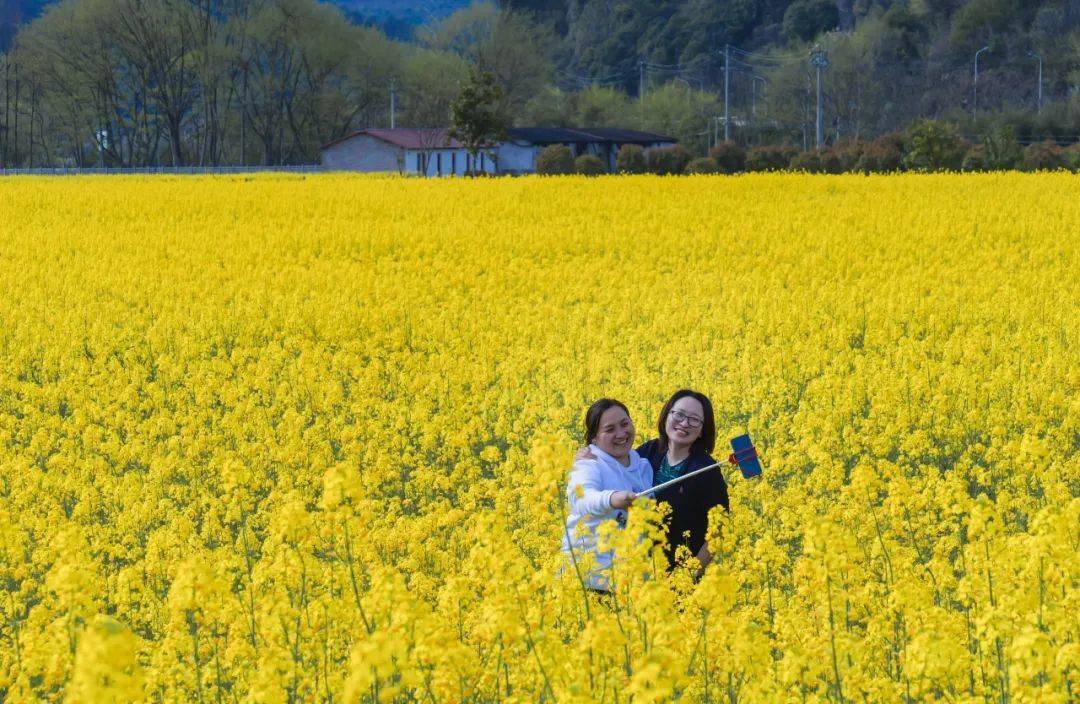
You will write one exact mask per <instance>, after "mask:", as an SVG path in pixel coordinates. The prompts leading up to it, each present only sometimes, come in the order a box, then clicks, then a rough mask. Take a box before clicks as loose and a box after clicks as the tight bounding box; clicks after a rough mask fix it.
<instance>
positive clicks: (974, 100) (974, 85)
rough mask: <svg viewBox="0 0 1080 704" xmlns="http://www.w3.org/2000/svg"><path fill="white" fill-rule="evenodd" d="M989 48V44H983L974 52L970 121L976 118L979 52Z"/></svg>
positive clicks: (977, 108)
mask: <svg viewBox="0 0 1080 704" xmlns="http://www.w3.org/2000/svg"><path fill="white" fill-rule="evenodd" d="M989 50H990V47H989V46H984V47H983V48H982V49H979V50H978V51H976V52H975V82H974V83H972V88H971V92H972V96H971V121H972V122H975V120H976V117H975V115H976V113H978V111H979V54H981V53H983V52H984V51H989Z"/></svg>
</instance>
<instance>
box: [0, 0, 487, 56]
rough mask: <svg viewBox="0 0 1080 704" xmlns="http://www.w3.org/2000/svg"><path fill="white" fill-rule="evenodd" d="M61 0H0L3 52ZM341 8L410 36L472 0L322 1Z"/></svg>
mask: <svg viewBox="0 0 1080 704" xmlns="http://www.w3.org/2000/svg"><path fill="white" fill-rule="evenodd" d="M54 2H59V0H0V51H6V50H7V49H8V47H9V46H11V41H12V39H13V38H14V37H15V34H16V33H17V32H18V31H19V27H20V26H21V25H23V24H25V23H27V22H31V21H33V20H34V19H36V18H38V17H39V16H41V13H42V12H43V11H44V9H45V7H46V6H47V5H50V4H52V3H54ZM323 2H330V3H331V4H334V5H337V6H338V7H340V8H341V10H342V12H344V13H345V14H346V15H347V16H348V17H349V18H350V19H352V20H353V21H354V22H356V23H357V24H366V25H372V26H375V27H379V28H380V29H382V30H383V31H384V32H386V34H387V35H388V36H390V37H393V38H394V39H408V38H409V37H411V36H412V32H413V30H414V29H415V28H416V27H419V26H420V25H423V24H426V23H428V22H433V21H438V20H441V19H442V18H444V17H446V16H447V15H449V14H451V13H453V12H454V11H456V10H460V9H461V8H463V7H467V6H468V5H469V4H470V2H471V0H323Z"/></svg>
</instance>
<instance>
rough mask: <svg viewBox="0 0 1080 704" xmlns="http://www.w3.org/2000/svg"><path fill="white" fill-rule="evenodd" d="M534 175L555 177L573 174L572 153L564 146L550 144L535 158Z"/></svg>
mask: <svg viewBox="0 0 1080 704" xmlns="http://www.w3.org/2000/svg"><path fill="white" fill-rule="evenodd" d="M536 173H538V174H546V175H549V176H556V175H561V174H572V173H574V153H573V152H571V151H570V147H568V146H566V145H565V144H552V145H549V146H546V147H544V148H543V149H541V150H540V153H539V154H538V155H537V156H536Z"/></svg>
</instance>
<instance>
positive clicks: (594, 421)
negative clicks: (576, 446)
mask: <svg viewBox="0 0 1080 704" xmlns="http://www.w3.org/2000/svg"><path fill="white" fill-rule="evenodd" d="M616 407H618V408H621V409H623V411H624V412H625V413H626V415H627V416H629V415H630V411H629V409H627V407H626V404H625V403H623V402H622V401H616V400H615V399H613V398H602V399H600V400H599V401H596V402H595V403H593V405H591V406H589V410H587V411H585V444H586V445H588V444H589V443H591V442H592V441H593V439H594V438H596V434H597V433H599V432H600V416H602V415H604V411H606V410H608V409H609V408H616Z"/></svg>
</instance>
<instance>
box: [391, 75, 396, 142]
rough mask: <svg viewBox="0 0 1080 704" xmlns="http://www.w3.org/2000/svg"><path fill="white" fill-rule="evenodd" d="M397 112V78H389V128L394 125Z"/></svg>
mask: <svg viewBox="0 0 1080 704" xmlns="http://www.w3.org/2000/svg"><path fill="white" fill-rule="evenodd" d="M396 112H397V79H394V78H391V79H390V129H394V128H395V127H396V117H397V116H396V115H395V113H396Z"/></svg>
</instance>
